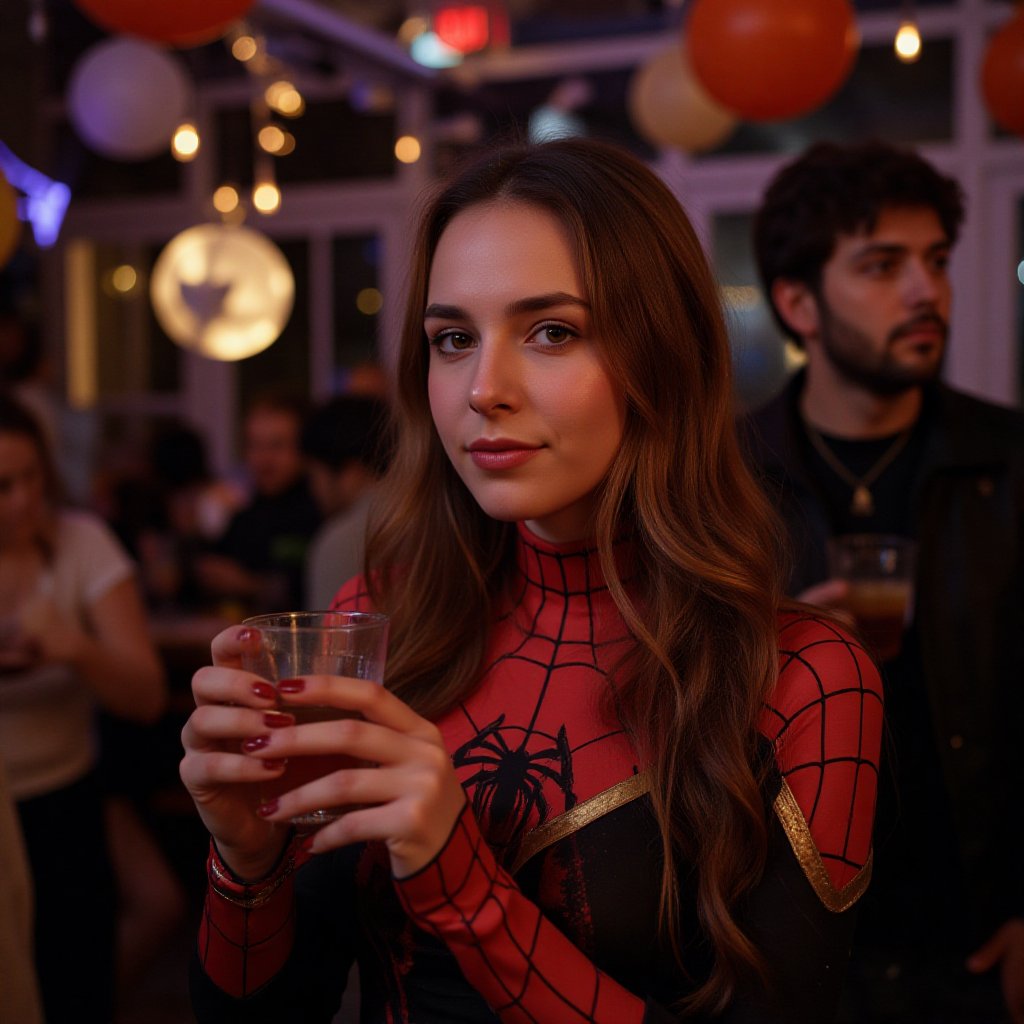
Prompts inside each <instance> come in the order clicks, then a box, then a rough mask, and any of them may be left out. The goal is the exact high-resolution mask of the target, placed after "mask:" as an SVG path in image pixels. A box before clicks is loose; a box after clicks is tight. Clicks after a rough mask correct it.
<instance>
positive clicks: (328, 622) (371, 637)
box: [242, 611, 388, 828]
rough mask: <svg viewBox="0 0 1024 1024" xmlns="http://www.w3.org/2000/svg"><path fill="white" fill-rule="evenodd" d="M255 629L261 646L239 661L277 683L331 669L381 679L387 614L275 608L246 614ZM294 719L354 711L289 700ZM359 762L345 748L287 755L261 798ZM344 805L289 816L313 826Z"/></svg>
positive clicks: (322, 719) (337, 813) (323, 719)
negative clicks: (281, 610) (292, 755)
mask: <svg viewBox="0 0 1024 1024" xmlns="http://www.w3.org/2000/svg"><path fill="white" fill-rule="evenodd" d="M243 625H245V626H248V627H250V629H256V630H258V631H259V634H260V639H261V643H260V645H259V647H258V648H257V649H256V650H254V651H251V652H248V651H247V652H246V653H245V654H244V655H243V656H242V667H243V668H244V669H246V671H248V672H253V673H255V674H256V675H259V676H262V677H263V678H264V679H266V680H268V681H269V682H270V683H272V684H274V685H275V686H276V684H277V683H278V682H280V681H281V680H282V679H293V678H295V677H296V676H309V675H331V676H350V677H353V678H356V679H370V680H372V681H373V682H375V683H383V681H384V665H385V661H386V657H387V641H388V617H387V616H386V615H381V614H379V613H376V612H355V611H330V612H275V613H272V614H270V615H256V616H254V617H252V618H249V619H245V620H244V622H243ZM288 712H289V713H290V714H292V715H294V716H295V720H296V723H297V724H300V725H301V724H305V723H307V722H326V721H335V720H337V719H341V718H352V717H355V715H356V712H352V711H345V710H343V709H340V708H331V707H316V706H305V705H303V706H302V707H299V706H297V705H294V704H293V705H289V706H288ZM362 763H363V762H361V761H359V760H358V759H357V758H354V757H349V756H348V755H346V754H314V755H310V756H308V757H292V758H289V759H288V764H287V766H286V767H285V770H284V773H283V774H282V775H280V776H278V777H277V778H275V779H272V780H268V782H266V783H263V784H262V785H261V788H260V796H261V799H263V800H267V799H269V798H271V797H277V796H280V795H281V794H282V793H286V792H288V790H291V789H295V788H296V787H298V786H302V785H305V784H306V783H307V782H312V781H313V780H314V779H319V778H321V777H323V776H324V775H329V774H330V773H331V772H336V771H339V770H341V769H344V768H355V767H359V766H360V765H361V764H362ZM344 811H345V808H344V807H327V808H323V809H321V810H316V811H309V812H307V813H305V814H301V815H298V816H296V817H294V818H292V823H293V824H295V825H298V826H300V827H303V828H317V827H319V826H320V825H324V824H326V823H327V822H329V821H334V820H335V819H336V818H337V817H339V816H340V815H341V814H343V813H344Z"/></svg>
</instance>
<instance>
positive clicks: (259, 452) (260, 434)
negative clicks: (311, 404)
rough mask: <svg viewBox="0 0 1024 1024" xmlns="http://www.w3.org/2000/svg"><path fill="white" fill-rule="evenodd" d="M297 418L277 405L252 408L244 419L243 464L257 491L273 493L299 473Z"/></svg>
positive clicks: (299, 455) (300, 465)
mask: <svg viewBox="0 0 1024 1024" xmlns="http://www.w3.org/2000/svg"><path fill="white" fill-rule="evenodd" d="M299 430H300V424H299V422H298V420H297V419H296V418H295V416H293V415H292V414H291V413H289V412H285V411H284V410H279V409H265V408H257V409H254V410H253V411H252V412H251V413H250V414H249V416H248V417H247V419H246V421H245V464H246V468H247V469H248V470H249V475H250V477H251V478H252V482H253V487H255V488H256V491H257V493H259V494H262V495H266V496H268V497H273V496H274V495H276V494H281V493H283V492H284V491H286V490H288V488H289V487H291V486H292V484H294V483H295V481H296V480H298V479H299V477H300V476H301V475H302V472H303V469H304V466H303V459H302V452H301V451H300V449H299Z"/></svg>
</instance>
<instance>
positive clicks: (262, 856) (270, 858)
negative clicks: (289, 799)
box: [210, 829, 295, 886]
mask: <svg viewBox="0 0 1024 1024" xmlns="http://www.w3.org/2000/svg"><path fill="white" fill-rule="evenodd" d="M294 838H295V832H294V830H293V829H288V830H287V831H282V832H281V842H280V845H279V846H277V847H276V848H271V849H263V850H261V851H260V852H259V853H256V854H251V853H245V852H242V851H239V850H235V849H233V848H232V847H231V846H229V845H227V844H226V843H220V842H218V841H217V840H216V839H212V838H211V841H210V851H211V855H212V858H213V859H212V860H211V877H212V873H213V865H214V862H216V865H217V867H218V868H219V869H221V870H222V872H223V873H225V874H226V875H227V877H229V878H230V879H231V880H232V881H233V882H235V883H237V884H238V885H245V886H259V885H261V884H263V883H264V882H265V881H266V880H267V879H269V878H271V877H273V876H274V875H275V874H276V872H277V870H278V868H280V866H281V865H282V864H283V863H285V862H286V861H287V860H288V854H289V853H290V852H292V847H293V846H294V844H293V842H292V840H293V839H294Z"/></svg>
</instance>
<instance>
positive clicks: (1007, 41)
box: [981, 7, 1024, 136]
mask: <svg viewBox="0 0 1024 1024" xmlns="http://www.w3.org/2000/svg"><path fill="white" fill-rule="evenodd" d="M981 92H982V95H983V96H984V97H985V106H986V107H988V112H989V113H990V114H991V115H992V120H993V121H995V122H996V124H998V125H999V126H1000V127H1001V128H1005V129H1006V131H1008V132H1013V133H1014V134H1016V135H1022V136H1024V7H1021V8H1019V9H1018V12H1017V13H1016V14H1015V15H1013V17H1011V18H1010V20H1009V21H1008V22H1006V24H1005V25H1003V27H1002V28H1000V29H999V31H998V32H996V34H995V35H994V36H992V38H991V39H990V40H989V44H988V49H987V50H986V51H985V59H984V61H983V62H982V65H981Z"/></svg>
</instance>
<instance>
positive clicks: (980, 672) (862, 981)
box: [748, 142, 1024, 1024]
mask: <svg viewBox="0 0 1024 1024" xmlns="http://www.w3.org/2000/svg"><path fill="white" fill-rule="evenodd" d="M963 214H964V206H963V194H962V190H961V188H960V185H959V184H958V183H957V182H956V181H955V180H954V179H953V178H950V177H947V176H945V175H943V174H941V173H940V172H939V171H937V170H936V169H935V168H934V167H932V166H931V165H930V164H929V163H928V162H927V161H925V160H924V159H922V158H921V157H920V156H918V155H917V154H916V153H914V152H912V151H910V150H902V149H897V148H895V147H892V146H889V145H885V144H883V143H877V142H867V143H862V144H857V145H851V146H841V145H836V144H832V143H819V144H817V145H815V146H813V147H811V148H810V149H809V150H807V151H806V152H805V153H804V154H803V155H802V156H800V157H799V158H798V159H796V160H794V161H792V162H791V163H790V164H788V165H787V166H785V167H783V168H782V170H781V171H780V172H779V173H778V174H777V176H776V177H775V179H774V180H773V181H772V182H771V184H770V185H769V187H768V189H767V191H766V193H765V198H764V201H763V203H762V206H761V208H760V210H759V212H758V214H757V217H756V220H755V228H754V240H755V249H756V253H757V258H758V263H759V266H760V273H761V278H762V281H763V284H764V287H765V291H766V293H767V294H768V296H769V297H770V300H771V302H772V306H773V309H774V312H775V315H776V318H777V320H778V322H779V324H780V326H781V327H782V328H783V330H784V331H785V332H786V333H787V334H788V335H789V336H790V337H791V338H792V339H793V340H794V341H795V342H796V343H797V344H798V345H799V346H800V347H801V348H802V349H804V351H805V352H806V355H807V365H806V368H805V369H804V370H803V371H801V372H800V373H798V374H797V375H796V376H795V377H794V378H793V379H792V380H791V381H790V383H789V384H788V386H787V387H786V388H785V390H784V391H783V392H782V394H781V395H779V396H778V397H777V398H776V399H774V400H773V401H771V402H770V403H769V404H768V405H766V406H765V407H764V408H763V409H761V410H759V411H758V412H757V413H756V415H755V416H754V417H753V419H752V420H751V421H750V423H749V424H748V426H750V427H751V429H752V437H753V440H754V445H753V457H754V460H755V462H756V463H757V465H758V467H759V469H760V472H761V474H762V476H763V479H764V482H765V483H766V485H767V487H768V488H769V490H770V493H771V494H772V495H773V496H774V497H775V498H776V501H777V506H778V508H779V509H780V511H781V513H782V515H783V517H784V519H785V521H786V524H787V527H788V530H789V534H790V538H791V541H792V546H793V551H794V555H795V564H794V569H793V574H792V578H791V581H790V586H791V592H792V593H795V594H798V595H799V596H800V597H801V598H803V599H804V600H806V601H809V602H813V603H816V604H820V605H825V606H836V605H838V606H842V605H843V601H844V598H845V597H846V593H847V587H848V584H846V583H845V582H842V581H839V580H835V579H831V578H829V577H830V571H829V565H828V560H827V557H826V554H827V548H828V543H829V539H830V538H831V537H835V536H841V535H846V534H865V533H868V534H895V535H898V536H901V537H908V538H910V539H911V540H913V541H915V542H916V544H917V545H918V571H917V578H916V585H915V586H916V596H915V600H914V604H913V616H912V619H911V621H910V622H909V624H908V627H907V628H906V630H905V631H904V633H903V637H902V646H901V649H900V650H899V653H897V654H895V656H893V657H891V658H888V659H887V660H886V661H885V662H884V664H883V666H882V668H883V678H884V681H885V685H886V701H885V703H886V717H887V724H888V727H889V737H890V745H889V750H888V751H887V753H888V757H887V761H886V763H887V765H888V767H887V768H886V769H885V770H884V771H883V774H882V777H881V780H880V783H879V800H878V817H877V823H876V830H875V845H876V849H877V851H878V862H877V868H876V871H875V877H874V881H873V883H872V886H871V889H870V890H869V892H868V893H867V896H866V897H865V899H864V901H863V907H862V909H861V916H860V919H859V921H858V927H857V932H856V936H855V940H854V946H853V956H852V958H851V961H850V970H849V981H848V985H847V991H846V998H845V1001H844V1005H843V1007H842V1010H841V1013H840V1019H841V1020H843V1021H844V1022H850V1024H883V1022H884V1024H893V1022H899V1024H902V1022H908V1024H909V1022H914V1024H917V1022H924V1021H927V1022H929V1024H940V1022H941V1024H953V1022H955V1024H980V1022H984V1024H993V1022H997V1021H999V1022H1002V1021H1007V1020H1010V1019H1012V1020H1013V1021H1014V1024H1022V1022H1024V874H1022V872H1021V863H1020V856H1021V849H1022V847H1024V800H1022V797H1021V792H1022V790H1024V744H1022V743H1021V733H1022V730H1024V417H1022V416H1021V415H1020V413H1019V412H1017V411H1015V410H1011V409H1005V408H1000V407H998V406H995V405H992V404H990V403H987V402H982V401H979V400H978V399H976V398H973V397H972V396H970V395H966V394H963V393H962V392H959V391H955V390H953V389H952V388H949V387H947V386H945V385H944V384H943V383H941V381H940V372H941V369H942V363H943V357H944V355H945V351H946V344H947V335H948V328H949V317H950V309H951V303H952V287H951V282H950V279H949V275H948V272H947V265H948V262H949V258H950V252H951V250H952V248H953V246H954V245H955V243H956V240H957V235H958V232H959V229H960V225H961V222H962V220H963Z"/></svg>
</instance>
